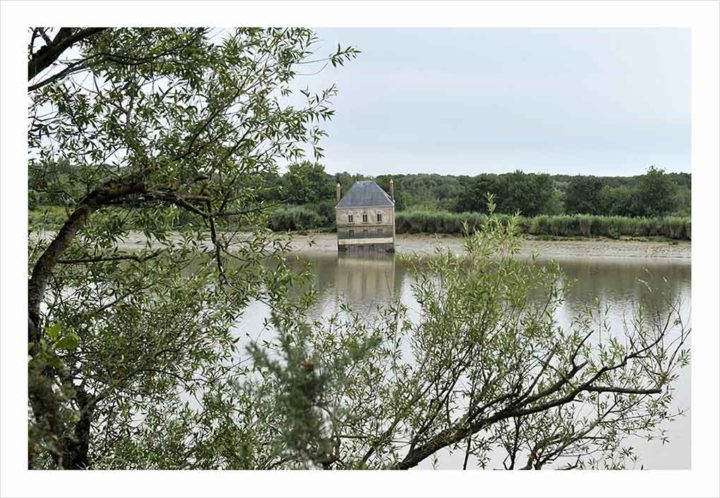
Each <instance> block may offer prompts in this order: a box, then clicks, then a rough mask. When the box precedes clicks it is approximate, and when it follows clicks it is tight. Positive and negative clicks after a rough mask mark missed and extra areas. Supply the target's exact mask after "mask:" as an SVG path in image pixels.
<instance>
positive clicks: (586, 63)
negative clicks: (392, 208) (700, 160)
mask: <svg viewBox="0 0 720 498" xmlns="http://www.w3.org/2000/svg"><path fill="white" fill-rule="evenodd" d="M316 31H317V33H318V35H319V36H320V38H321V40H322V45H320V46H319V48H318V51H317V52H318V55H326V54H327V53H330V52H331V51H333V49H334V48H336V47H337V44H338V43H340V44H342V45H352V46H354V47H356V48H358V49H359V50H361V51H362V53H361V54H360V55H359V56H358V58H357V59H355V60H354V61H351V62H349V63H348V64H346V65H345V66H344V67H342V68H338V69H332V68H330V69H329V70H326V71H324V72H323V73H321V75H319V76H316V77H312V79H313V84H315V83H316V82H317V81H318V80H317V79H316V78H320V80H319V81H320V82H335V83H336V84H337V86H338V89H339V92H340V93H339V95H338V96H337V97H336V98H335V100H334V103H335V105H334V108H335V110H336V115H335V117H334V118H333V121H332V122H330V123H329V124H327V126H326V130H327V131H328V133H329V137H328V138H326V139H325V141H324V143H323V147H324V148H325V158H324V159H323V161H322V162H323V163H324V164H325V165H326V168H327V171H328V172H330V173H335V172H337V171H345V170H347V171H350V172H352V173H363V174H367V175H379V174H386V173H394V174H398V173H423V172H424V173H444V174H455V175H458V174H468V175H477V174H480V173H483V172H507V171H513V170H515V169H522V170H524V171H526V172H548V173H567V174H594V175H634V174H640V173H642V172H644V171H645V170H646V169H647V167H648V166H649V165H651V164H654V165H656V166H658V167H661V168H664V169H665V170H666V171H686V172H689V171H690V31H689V30H688V29H680V28H587V29H582V28H577V29H575V28H574V29H554V28H542V29H540V28H538V29H527V28H478V29H440V28H420V29H416V28H390V29H383V28H333V29H327V28H322V29H317V30H316Z"/></svg>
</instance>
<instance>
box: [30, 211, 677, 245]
mask: <svg viewBox="0 0 720 498" xmlns="http://www.w3.org/2000/svg"><path fill="white" fill-rule="evenodd" d="M499 217H500V219H501V220H507V219H509V215H499ZM66 219H67V213H66V212H65V209H64V208H61V207H57V206H47V207H42V208H39V209H37V210H32V211H30V216H29V223H30V226H32V227H36V228H39V229H54V228H59V227H60V225H62V223H63V222H64V221H65V220H66ZM486 219H487V216H486V215H484V214H482V213H452V212H449V211H399V212H398V213H396V215H395V226H396V232H397V233H399V234H402V233H446V234H461V233H462V231H463V226H464V224H467V226H468V228H469V229H470V230H475V229H478V228H480V227H482V225H483V223H485V220H486ZM181 225H182V223H181V222H180V224H179V225H178V226H177V227H176V228H177V229H178V230H182V226H181ZM268 226H269V228H271V229H272V230H275V231H278V232H284V231H303V230H322V231H328V230H333V229H334V220H332V219H330V217H329V216H327V215H321V214H318V213H317V212H315V211H313V210H312V209H310V208H308V207H306V206H289V207H282V208H279V209H277V210H275V211H273V212H271V213H270V215H269V218H268ZM520 227H521V230H522V232H523V233H525V234H528V235H535V236H541V237H542V236H549V237H610V238H619V237H665V238H668V239H675V240H690V238H691V230H690V228H691V222H690V217H664V218H629V217H623V216H597V215H556V216H548V215H541V216H535V217H532V218H526V217H520Z"/></svg>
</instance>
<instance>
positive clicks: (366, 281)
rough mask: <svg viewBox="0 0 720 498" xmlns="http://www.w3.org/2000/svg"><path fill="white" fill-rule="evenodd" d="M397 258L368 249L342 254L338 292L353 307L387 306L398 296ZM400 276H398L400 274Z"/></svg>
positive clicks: (336, 283) (336, 287)
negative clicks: (383, 304)
mask: <svg viewBox="0 0 720 498" xmlns="http://www.w3.org/2000/svg"><path fill="white" fill-rule="evenodd" d="M395 266H396V264H395V256H394V255H393V254H387V253H378V252H377V251H373V250H368V251H367V252H365V251H358V252H352V253H340V254H338V258H337V270H336V272H335V291H336V294H337V296H338V297H341V298H342V300H343V301H345V302H347V303H348V304H350V305H368V304H378V303H387V302H388V301H391V300H392V299H393V298H394V297H395V296H396V295H397V293H396V287H399V285H400V278H396V269H395ZM397 277H399V275H397Z"/></svg>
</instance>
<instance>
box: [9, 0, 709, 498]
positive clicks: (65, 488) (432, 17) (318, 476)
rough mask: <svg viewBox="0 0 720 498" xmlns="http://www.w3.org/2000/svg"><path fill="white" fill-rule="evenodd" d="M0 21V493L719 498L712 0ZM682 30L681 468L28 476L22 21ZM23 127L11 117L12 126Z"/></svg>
mask: <svg viewBox="0 0 720 498" xmlns="http://www.w3.org/2000/svg"><path fill="white" fill-rule="evenodd" d="M1 14H2V15H1V16H0V22H1V24H0V41H1V49H2V52H1V56H0V60H1V61H2V80H1V82H2V86H1V87H0V88H1V89H2V96H1V98H2V100H1V101H0V109H2V113H1V114H0V130H1V131H2V148H1V149H0V153H1V156H0V158H1V159H0V165H2V166H1V167H0V180H1V181H0V188H1V194H0V202H1V207H2V209H1V211H0V226H1V227H2V239H1V244H2V245H1V252H0V255H1V257H2V259H1V266H0V271H1V273H0V274H1V275H2V280H1V284H0V296H1V297H2V313H1V314H0V325H1V327H2V328H1V333H0V345H1V349H0V354H1V355H2V356H1V362H0V368H1V369H2V370H1V373H2V377H1V379H0V380H1V384H0V395H1V396H2V398H1V399H2V411H1V412H0V414H1V415H2V417H1V418H0V421H1V422H2V427H1V429H0V441H1V442H2V446H1V449H0V463H1V467H0V469H1V470H2V478H1V479H0V494H1V495H2V496H76V497H80V496H88V497H89V496H148V495H155V496H177V497H186V496H187V497H189V496H206V495H212V496H234V495H253V496H278V495H297V496H358V495H361V496H378V495H383V496H386V495H397V496H418V497H420V496H440V495H453V496H477V495H493V496H526V495H532V496H557V497H560V496H598V495H602V496H629V495H633V496H653V497H660V496H720V485H719V483H718V470H717V469H718V468H720V459H719V457H718V442H719V436H718V435H719V433H718V420H720V412H719V410H718V405H719V402H718V400H719V393H720V388H719V384H718V377H719V370H718V364H719V363H720V361H719V357H718V352H719V344H720V343H719V340H718V339H719V334H718V331H720V322H719V320H718V303H720V295H719V292H718V276H719V273H718V255H719V254H720V245H719V244H718V240H719V238H718V233H719V232H718V226H719V224H720V223H719V218H718V213H719V211H720V209H719V204H718V186H719V184H720V183H719V176H718V170H719V166H718V165H720V154H719V153H718V137H719V136H720V129H719V126H718V121H719V118H718V108H719V100H718V89H719V88H720V77H719V70H718V61H719V60H720V54H719V49H718V47H719V45H720V40H719V38H718V19H719V17H720V4H718V3H717V2H712V1H710V2H708V1H705V2H703V1H700V2H698V1H695V2H679V1H678V2H675V1H672V2H656V1H636V2H564V1H561V2H540V1H530V2H478V3H476V2H443V3H440V2H422V3H417V2H412V3H411V2H384V3H380V2H269V3H264V4H263V3H260V2H209V1H208V2H158V1H153V2H55V1H53V2H4V3H3V4H2V13H1ZM31 25H36V26H42V25H46V26H59V25H70V26H80V25H82V26H93V25H95V26H97V25H115V26H121V25H136V26H172V25H175V26H179V25H196V26H230V25H273V26H278V25H305V26H310V27H350V26H356V27H366V26H376V27H377V26H388V27H400V26H417V27H420V26H422V27H440V26H444V27H490V26H494V27H498V26H503V27H543V26H544V27H597V26H603V27H659V26H662V27H669V26H672V27H688V28H691V29H692V126H693V136H692V159H693V160H692V165H693V166H692V173H693V213H695V216H694V217H693V225H694V226H693V236H694V238H693V256H692V257H693V267H692V287H693V293H692V295H693V305H694V306H693V307H694V311H693V322H694V324H695V333H694V334H693V358H692V411H691V413H692V470H688V471H647V472H630V471H625V472H612V473H609V472H606V471H578V472H535V473H518V472H464V473H463V472H460V471H458V472H456V471H412V472H407V473H402V472H380V471H373V472H371V471H366V472H351V471H350V472H330V473H321V472H313V471H292V472H291V471H287V472H278V471H273V472H253V471H243V472H216V471H194V472H171V471H162V472H160V471H157V472H152V471H134V472H128V471H115V472H110V471H92V472H58V471H34V472H33V471H28V470H27V469H26V455H27V431H26V427H27V404H26V403H27V402H26V393H27V362H26V361H27V360H26V356H25V354H26V353H25V351H26V339H25V337H26V335H25V330H26V328H25V327H26V325H25V323H26V315H25V309H26V296H27V274H26V272H27V270H26V269H27V250H26V249H27V247H26V245H25V240H26V237H27V217H26V216H25V215H24V214H23V213H24V212H25V206H27V185H26V178H27V166H26V140H27V137H26V126H25V122H26V121H25V120H26V119H27V117H26V114H27V106H26V98H27V97H26V86H27V81H26V78H25V75H26V63H27V60H26V58H25V57H26V52H25V49H24V47H25V43H27V40H26V31H25V30H26V27H28V26H31ZM21 123H22V124H21Z"/></svg>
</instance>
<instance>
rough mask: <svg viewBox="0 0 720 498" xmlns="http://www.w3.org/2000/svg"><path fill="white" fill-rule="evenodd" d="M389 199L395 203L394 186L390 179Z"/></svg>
mask: <svg viewBox="0 0 720 498" xmlns="http://www.w3.org/2000/svg"><path fill="white" fill-rule="evenodd" d="M390 198H391V199H392V201H393V202H395V184H394V183H393V181H392V178H390Z"/></svg>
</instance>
